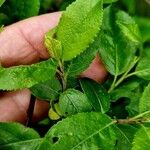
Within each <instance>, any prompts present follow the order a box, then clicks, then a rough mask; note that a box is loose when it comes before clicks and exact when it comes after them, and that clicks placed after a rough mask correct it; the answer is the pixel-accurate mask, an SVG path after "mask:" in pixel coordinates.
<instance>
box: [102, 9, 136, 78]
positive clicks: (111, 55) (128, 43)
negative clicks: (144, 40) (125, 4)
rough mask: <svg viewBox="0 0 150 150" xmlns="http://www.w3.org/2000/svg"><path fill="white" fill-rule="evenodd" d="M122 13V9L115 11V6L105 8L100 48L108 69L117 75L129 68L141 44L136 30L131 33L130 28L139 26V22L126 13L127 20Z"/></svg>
mask: <svg viewBox="0 0 150 150" xmlns="http://www.w3.org/2000/svg"><path fill="white" fill-rule="evenodd" d="M121 13H122V11H121V12H120V11H118V12H117V13H115V11H114V9H113V7H108V8H107V9H105V11H104V23H103V30H102V33H101V39H100V43H101V44H100V49H99V54H100V56H101V59H102V61H103V63H104V65H105V67H106V69H107V70H108V71H109V72H110V73H111V74H112V75H115V76H118V75H120V74H122V73H124V72H125V71H126V70H127V69H128V67H129V66H130V64H131V63H132V61H133V59H134V56H135V52H136V49H137V45H138V44H139V43H138V42H137V39H136V36H135V35H137V33H135V32H136V30H135V32H134V31H132V33H130V30H131V29H130V28H131V27H132V28H137V24H135V23H133V22H134V21H133V20H132V19H131V17H129V16H128V15H125V17H126V20H125V19H124V16H121V15H120V14H121ZM124 14H125V13H124ZM121 17H122V18H121ZM112 20H113V21H112ZM118 24H119V25H121V26H118ZM127 32H129V33H130V34H129V33H128V34H127ZM135 41H136V42H135ZM137 43H138V44H137Z"/></svg>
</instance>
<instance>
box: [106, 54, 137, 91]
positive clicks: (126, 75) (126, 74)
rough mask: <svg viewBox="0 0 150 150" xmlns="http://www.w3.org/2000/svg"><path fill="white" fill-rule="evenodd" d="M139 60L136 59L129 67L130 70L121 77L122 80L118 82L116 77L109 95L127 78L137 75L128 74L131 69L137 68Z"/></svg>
mask: <svg viewBox="0 0 150 150" xmlns="http://www.w3.org/2000/svg"><path fill="white" fill-rule="evenodd" d="M138 60H139V58H138V57H135V58H134V61H133V63H132V64H131V65H130V66H129V68H128V70H127V71H126V72H125V73H124V74H123V75H122V76H121V78H120V79H119V80H118V81H117V82H116V76H115V78H114V82H113V83H112V85H111V87H110V89H109V90H108V93H110V92H111V91H112V90H114V88H116V87H117V86H118V85H119V84H120V83H122V82H123V81H124V80H125V79H126V78H128V77H130V76H132V75H134V74H135V72H133V73H131V74H128V73H129V72H130V71H131V69H132V68H133V67H134V66H135V64H136V63H137V62H138Z"/></svg>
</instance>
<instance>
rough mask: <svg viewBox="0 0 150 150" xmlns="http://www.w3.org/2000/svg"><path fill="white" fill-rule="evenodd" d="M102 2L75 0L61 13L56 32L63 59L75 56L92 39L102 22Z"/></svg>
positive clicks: (99, 0)
mask: <svg viewBox="0 0 150 150" xmlns="http://www.w3.org/2000/svg"><path fill="white" fill-rule="evenodd" d="M102 4H103V1H102V0H86V1H83V0H77V1H76V2H74V3H73V4H71V5H70V6H69V7H68V8H67V10H66V11H65V12H64V13H63V15H62V18H61V20H60V23H59V25H58V28H57V32H56V38H57V40H59V41H60V42H61V44H62V49H63V51H62V58H63V60H65V61H68V60H71V59H72V58H74V57H76V56H77V55H79V54H80V53H81V52H83V51H84V50H85V49H86V48H87V47H88V45H89V44H90V43H91V42H92V41H93V40H94V37H95V36H96V34H97V33H98V31H99V30H100V26H101V24H102V16H103V9H102ZM81 10H82V11H81Z"/></svg>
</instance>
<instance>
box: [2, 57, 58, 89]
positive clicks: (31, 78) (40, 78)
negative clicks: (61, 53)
mask: <svg viewBox="0 0 150 150" xmlns="http://www.w3.org/2000/svg"><path fill="white" fill-rule="evenodd" d="M56 69H57V64H56V62H54V61H53V60H52V59H50V60H47V61H43V62H40V63H37V64H33V65H30V66H26V65H22V66H16V67H10V68H2V67H1V68H0V89H2V90H16V89H23V88H30V87H32V86H33V85H35V84H38V83H40V82H44V81H46V80H50V79H52V78H54V75H55V73H56Z"/></svg>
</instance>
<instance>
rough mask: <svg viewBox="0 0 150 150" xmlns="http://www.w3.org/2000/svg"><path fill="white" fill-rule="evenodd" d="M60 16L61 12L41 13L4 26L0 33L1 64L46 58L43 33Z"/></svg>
mask: <svg viewBox="0 0 150 150" xmlns="http://www.w3.org/2000/svg"><path fill="white" fill-rule="evenodd" d="M60 16H61V13H51V14H46V15H41V16H38V17H33V18H30V19H26V20H24V21H20V22H18V23H15V24H13V25H10V26H8V27H6V28H5V29H4V31H3V32H2V33H0V62H1V64H2V65H3V66H14V65H20V64H31V63H34V62H37V61H39V60H40V59H46V58H48V53H47V51H46V49H45V47H44V34H45V33H46V32H47V31H49V30H50V29H52V28H54V27H55V26H56V25H57V24H58V22H59V18H60Z"/></svg>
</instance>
